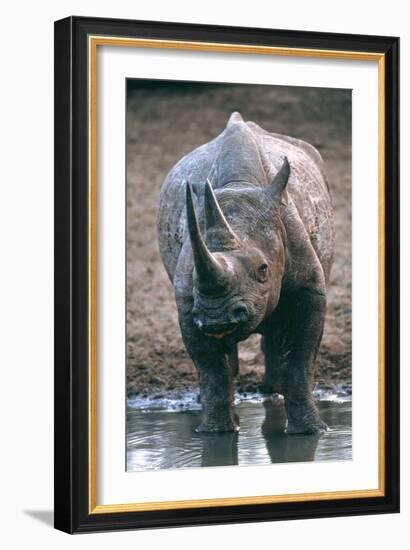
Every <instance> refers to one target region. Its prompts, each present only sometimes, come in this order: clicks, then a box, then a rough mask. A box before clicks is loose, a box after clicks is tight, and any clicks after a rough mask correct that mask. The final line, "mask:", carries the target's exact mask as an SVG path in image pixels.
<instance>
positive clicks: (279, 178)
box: [265, 157, 290, 204]
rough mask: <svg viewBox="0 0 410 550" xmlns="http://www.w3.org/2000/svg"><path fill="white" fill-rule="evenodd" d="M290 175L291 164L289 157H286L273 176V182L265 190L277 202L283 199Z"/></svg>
mask: <svg viewBox="0 0 410 550" xmlns="http://www.w3.org/2000/svg"><path fill="white" fill-rule="evenodd" d="M289 176H290V165H289V161H288V158H287V157H285V158H284V160H283V164H282V166H281V168H280V170H279V172H278V173H277V174H276V176H275V177H274V178H273V180H272V183H271V184H270V185H269V187H267V188H266V190H265V192H266V194H267V195H268V197H269V198H270V200H273V201H274V202H275V203H277V204H279V203H280V202H281V199H282V193H283V192H284V190H285V188H286V185H287V183H288V180H289Z"/></svg>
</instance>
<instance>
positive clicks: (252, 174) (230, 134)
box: [158, 115, 334, 281]
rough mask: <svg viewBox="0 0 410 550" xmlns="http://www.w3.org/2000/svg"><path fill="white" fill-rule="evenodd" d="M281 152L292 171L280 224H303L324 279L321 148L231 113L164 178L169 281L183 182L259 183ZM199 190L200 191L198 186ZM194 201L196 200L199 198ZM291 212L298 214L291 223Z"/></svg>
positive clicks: (164, 253) (328, 232)
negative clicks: (209, 138) (224, 124)
mask: <svg viewBox="0 0 410 550" xmlns="http://www.w3.org/2000/svg"><path fill="white" fill-rule="evenodd" d="M251 150H252V151H253V152H252V153H249V151H251ZM255 150H256V151H257V154H256V153H255ZM224 151H226V154H225V153H224ZM285 156H286V157H287V158H288V160H289V163H290V166H291V173H290V178H289V182H288V186H287V201H286V202H287V206H285V205H284V206H283V207H282V212H281V215H282V219H283V222H284V225H285V227H286V229H287V232H288V233H289V238H291V239H298V238H300V235H297V234H292V232H293V233H295V229H294V228H295V227H298V228H299V230H300V228H301V227H302V230H303V231H305V232H306V236H307V238H308V239H309V240H310V242H311V244H312V246H313V248H314V250H315V252H316V254H317V256H318V259H319V261H320V263H321V265H322V267H323V270H324V274H325V278H326V279H328V276H329V272H330V266H331V263H332V255H333V239H334V235H333V210H332V205H331V199H330V195H329V189H328V185H327V181H326V176H325V173H324V168H323V161H322V158H321V156H320V154H319V153H318V151H317V150H316V149H315V148H314V147H312V146H311V145H309V144H308V143H306V142H304V141H302V140H298V139H295V138H292V137H289V136H284V135H280V134H274V133H270V132H267V131H265V130H264V129H262V128H261V127H260V126H258V125H257V124H255V123H253V122H244V121H243V120H242V118H241V117H240V115H239V117H237V116H232V117H231V119H230V122H228V125H227V127H226V128H225V130H224V131H223V132H222V133H221V134H220V135H219V136H218V137H217V138H215V139H214V140H212V141H210V142H209V143H206V144H204V145H202V146H200V147H198V148H197V149H195V150H193V151H192V152H191V153H189V154H187V155H186V156H184V157H183V158H182V159H181V160H180V161H179V162H178V163H177V164H176V165H175V166H174V167H173V168H172V169H171V171H170V172H169V174H168V175H167V177H166V179H165V181H164V184H163V186H162V189H161V194H160V200H159V210H158V239H159V247H160V253H161V257H162V260H163V263H164V265H165V268H166V270H167V273H168V275H169V277H170V279H171V281H172V280H173V276H174V272H175V268H176V265H177V262H178V257H179V254H180V252H181V249H182V246H183V243H184V240H185V239H186V238H187V235H186V230H185V226H186V224H185V188H186V182H187V181H189V182H190V183H192V184H194V186H198V187H199V188H200V187H201V185H204V183H205V181H206V178H209V179H210V180H211V181H212V183H213V186H214V187H216V188H218V187H224V186H225V185H229V186H230V188H232V185H233V186H235V180H236V179H237V178H238V180H239V181H241V182H242V183H243V181H244V180H246V181H250V182H251V185H252V186H261V187H263V186H265V185H269V182H270V181H272V179H273V178H274V177H275V175H276V174H277V172H278V171H279V169H280V167H281V166H282V163H283V158H284V157H285ZM258 163H261V166H258ZM261 167H262V168H263V170H261ZM262 172H263V174H264V177H261V174H262ZM238 174H240V176H238ZM265 175H266V177H265ZM198 195H199V197H200V196H201V192H200V191H199V193H198ZM198 206H199V208H200V206H201V204H200V199H199V205H198ZM295 218H298V220H296V221H297V222H298V223H296V224H295V223H294V222H295Z"/></svg>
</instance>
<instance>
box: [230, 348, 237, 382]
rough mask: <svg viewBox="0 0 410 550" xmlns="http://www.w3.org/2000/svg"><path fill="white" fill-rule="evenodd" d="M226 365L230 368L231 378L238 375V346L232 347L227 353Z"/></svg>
mask: <svg viewBox="0 0 410 550" xmlns="http://www.w3.org/2000/svg"><path fill="white" fill-rule="evenodd" d="M228 363H229V366H230V368H231V373H232V376H233V378H235V377H236V376H238V373H239V357H238V346H234V347H232V348H231V349H230V350H229V352H228Z"/></svg>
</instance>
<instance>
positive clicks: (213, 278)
mask: <svg viewBox="0 0 410 550" xmlns="http://www.w3.org/2000/svg"><path fill="white" fill-rule="evenodd" d="M192 194H193V191H192V186H191V184H190V183H187V185H186V213H187V222H188V232H189V238H190V240H191V246H192V253H193V257H194V264H195V270H196V272H197V275H198V277H199V281H200V282H202V283H203V284H204V285H207V286H208V285H209V286H212V285H214V286H215V285H217V286H219V285H223V284H224V283H225V280H226V277H225V272H224V269H223V268H222V266H221V265H220V264H219V263H218V261H217V260H216V259H215V258H214V256H213V255H212V253H211V252H210V251H209V250H208V247H207V246H206V244H205V242H204V240H203V238H202V235H201V232H200V229H199V224H198V219H197V217H196V213H195V208H194V201H193V196H192Z"/></svg>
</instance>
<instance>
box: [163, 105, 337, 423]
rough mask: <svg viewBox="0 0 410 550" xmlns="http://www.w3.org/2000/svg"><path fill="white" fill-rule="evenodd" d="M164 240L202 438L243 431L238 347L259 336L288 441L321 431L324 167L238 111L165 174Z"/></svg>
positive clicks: (327, 232)
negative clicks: (318, 365)
mask: <svg viewBox="0 0 410 550" xmlns="http://www.w3.org/2000/svg"><path fill="white" fill-rule="evenodd" d="M158 236H159V247H160V252H161V257H162V261H163V263H164V266H165V268H166V270H167V273H168V275H169V278H170V280H171V282H172V283H173V285H174V289H175V299H176V304H177V307H178V314H179V322H180V326H181V332H182V337H183V340H184V343H185V346H186V348H187V350H188V352H189V354H190V356H191V358H192V360H193V362H194V363H195V365H196V367H197V369H198V375H199V384H200V395H201V403H202V407H203V420H202V423H201V425H200V426H199V428H198V431H205V432H220V431H231V430H237V429H238V426H237V424H236V421H235V417H234V414H233V395H234V386H233V381H234V377H235V375H236V373H237V369H238V352H237V343H238V342H239V341H242V340H245V339H246V338H248V336H249V335H250V334H252V333H260V334H262V349H263V351H264V354H265V376H264V382H263V386H262V390H263V391H264V392H274V391H277V392H280V393H282V394H283V395H284V396H285V406H286V412H287V416H288V427H287V432H288V433H320V432H321V431H323V430H325V429H326V425H325V424H324V423H323V421H322V420H321V419H320V417H319V414H318V412H317V409H316V407H315V404H314V401H313V397H312V385H313V380H314V363H315V358H316V353H317V350H318V347H319V344H320V340H321V337H322V333H323V324H324V318H325V311H326V285H327V283H328V280H329V273H330V268H331V265H332V258H333V248H334V228H333V209H332V205H331V199H330V196H329V190H328V186H327V182H326V177H325V174H324V169H323V161H322V159H321V157H320V155H319V153H318V152H317V151H316V149H314V148H313V147H312V146H311V145H309V144H307V143H305V142H303V141H300V140H298V139H294V138H290V137H287V136H282V135H278V134H271V133H269V132H266V131H265V130H263V129H262V128H260V127H259V126H258V125H257V124H255V123H253V122H244V121H243V119H242V117H241V115H240V114H239V113H233V114H232V115H231V117H230V119H229V122H228V124H227V126H226V128H225V130H224V131H223V132H222V133H221V134H220V135H219V136H218V137H216V138H215V139H214V140H212V141H211V142H209V143H206V144H205V145H202V146H201V147H198V148H197V149H195V150H194V151H192V152H191V153H189V154H187V155H186V156H185V157H183V158H182V159H181V160H180V161H179V162H178V163H177V164H176V165H175V166H174V167H173V168H172V170H171V171H170V172H169V174H168V176H167V177H166V179H165V181H164V184H163V187H162V190H161V196H160V204H159V213H158Z"/></svg>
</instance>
